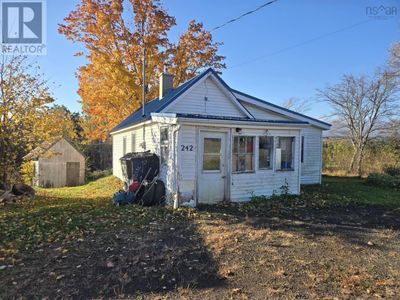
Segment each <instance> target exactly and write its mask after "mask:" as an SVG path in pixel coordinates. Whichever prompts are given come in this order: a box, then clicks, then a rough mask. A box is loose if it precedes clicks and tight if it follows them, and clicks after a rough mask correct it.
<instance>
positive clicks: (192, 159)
mask: <svg viewBox="0 0 400 300" xmlns="http://www.w3.org/2000/svg"><path fill="white" fill-rule="evenodd" d="M182 146H189V150H191V149H190V146H193V151H181V150H182V149H181V147H182ZM197 146H198V145H197V129H196V127H195V126H182V127H181V128H180V130H179V143H178V151H179V162H178V166H179V169H178V170H179V171H178V172H179V174H178V180H179V194H180V200H181V203H182V202H187V201H190V200H193V199H195V194H196V171H197V170H196V167H197Z"/></svg>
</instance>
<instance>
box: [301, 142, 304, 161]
mask: <svg viewBox="0 0 400 300" xmlns="http://www.w3.org/2000/svg"><path fill="white" fill-rule="evenodd" d="M301 163H304V136H302V137H301Z"/></svg>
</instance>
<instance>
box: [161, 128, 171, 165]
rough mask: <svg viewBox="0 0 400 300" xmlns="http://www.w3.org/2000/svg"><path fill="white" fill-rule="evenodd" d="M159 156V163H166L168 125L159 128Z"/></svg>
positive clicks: (167, 154)
mask: <svg viewBox="0 0 400 300" xmlns="http://www.w3.org/2000/svg"><path fill="white" fill-rule="evenodd" d="M160 152H161V153H160V157H161V164H162V165H163V164H166V163H167V161H168V157H169V130H168V127H161V129H160Z"/></svg>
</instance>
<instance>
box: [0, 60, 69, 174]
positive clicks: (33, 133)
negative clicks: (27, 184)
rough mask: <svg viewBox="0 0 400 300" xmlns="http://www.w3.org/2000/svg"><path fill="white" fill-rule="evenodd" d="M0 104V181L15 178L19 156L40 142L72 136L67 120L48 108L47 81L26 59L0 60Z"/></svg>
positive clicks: (66, 117) (57, 111)
mask: <svg viewBox="0 0 400 300" xmlns="http://www.w3.org/2000/svg"><path fill="white" fill-rule="evenodd" d="M0 102H1V105H0V181H3V182H10V181H13V180H15V179H17V178H18V176H19V170H20V165H21V163H22V161H23V157H24V156H25V155H26V154H28V152H29V151H31V150H32V149H33V148H34V147H36V146H37V145H38V144H40V143H41V142H43V141H46V140H49V139H52V138H55V137H59V136H62V135H68V136H69V137H70V138H74V137H75V134H74V133H73V128H72V124H71V119H70V118H69V117H68V116H67V114H65V113H64V112H63V111H62V110H61V109H60V108H59V107H55V108H53V109H52V108H51V107H50V106H49V105H51V104H52V103H53V99H52V97H51V95H50V92H49V88H48V85H47V82H46V80H44V79H43V76H42V74H40V73H39V72H38V67H37V65H36V64H34V63H30V62H29V61H28V60H27V58H26V57H21V56H14V57H6V56H3V57H2V61H1V62H0Z"/></svg>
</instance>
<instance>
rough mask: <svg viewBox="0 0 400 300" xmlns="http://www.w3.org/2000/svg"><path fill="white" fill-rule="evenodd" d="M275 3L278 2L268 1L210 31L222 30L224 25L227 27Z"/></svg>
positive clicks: (274, 0)
mask: <svg viewBox="0 0 400 300" xmlns="http://www.w3.org/2000/svg"><path fill="white" fill-rule="evenodd" d="M276 1H278V0H272V1H269V2H267V3H264V4H262V5H260V6H259V7H257V8H256V9H253V10H250V11H248V12H246V13H244V14H242V15H240V16H239V17H236V18H234V19H232V20H229V21H228V22H225V23H224V24H222V25H219V26H217V27H214V28H213V29H211V31H215V30H218V29H220V28H222V27H224V26H226V25H228V24H230V23H233V22H236V21H238V20H240V19H241V18H243V17H245V16H248V15H251V14H252V13H255V12H257V11H259V10H260V9H263V8H264V7H266V6H268V5H271V4H273V3H275V2H276Z"/></svg>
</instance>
